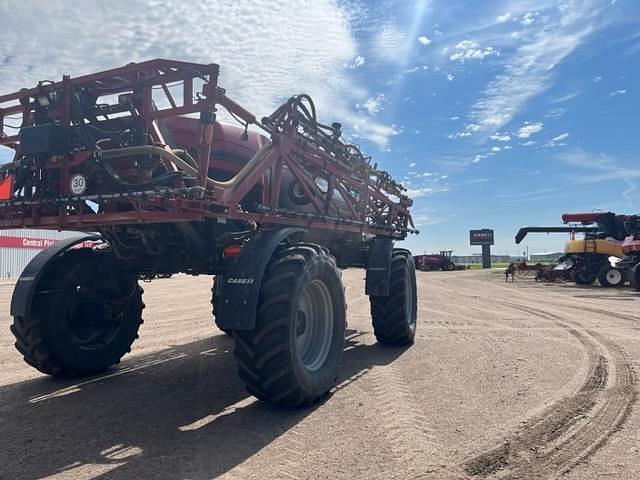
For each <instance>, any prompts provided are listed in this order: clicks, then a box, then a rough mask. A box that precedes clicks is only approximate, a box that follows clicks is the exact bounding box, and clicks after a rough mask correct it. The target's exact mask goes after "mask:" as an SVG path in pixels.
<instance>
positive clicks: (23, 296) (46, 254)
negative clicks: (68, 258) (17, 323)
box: [11, 233, 102, 317]
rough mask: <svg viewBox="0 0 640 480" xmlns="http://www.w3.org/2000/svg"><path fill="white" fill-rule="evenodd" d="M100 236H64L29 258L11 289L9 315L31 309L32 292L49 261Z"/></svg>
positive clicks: (24, 312) (19, 314) (98, 238)
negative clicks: (32, 257) (31, 258)
mask: <svg viewBox="0 0 640 480" xmlns="http://www.w3.org/2000/svg"><path fill="white" fill-rule="evenodd" d="M101 238H102V237H101V236H100V235H98V234H95V233H92V234H87V235H80V236H77V237H72V238H65V239H64V240H61V241H59V242H56V243H54V244H53V245H51V246H49V247H47V248H45V249H44V250H42V251H41V252H40V253H38V255H36V256H35V257H34V259H33V260H31V261H30V262H29V263H28V264H27V266H26V267H25V269H24V271H23V272H22V275H20V278H19V279H18V282H17V283H16V286H15V288H14V289H13V296H12V297H11V315H13V316H14V317H26V316H27V315H28V314H29V313H30V310H31V303H32V301H33V294H34V293H35V291H36V286H37V285H38V281H39V280H40V277H42V273H43V272H44V271H45V269H46V267H47V265H49V263H51V261H53V260H54V259H55V258H56V257H57V256H58V255H59V254H61V253H62V252H64V251H66V250H68V249H70V248H71V247H73V246H74V245H78V244H80V243H82V242H87V241H97V240H100V239H101Z"/></svg>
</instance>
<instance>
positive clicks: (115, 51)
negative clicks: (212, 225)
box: [0, 0, 402, 145]
mask: <svg viewBox="0 0 640 480" xmlns="http://www.w3.org/2000/svg"><path fill="white" fill-rule="evenodd" d="M156 3H158V2H155V1H134V2H131V1H129V0H113V1H110V2H104V1H100V0H86V1H84V2H83V3H82V8H74V7H73V6H72V5H70V4H69V3H67V2H45V3H43V4H42V5H40V6H39V7H38V15H39V16H40V17H39V18H40V19H41V20H43V19H48V20H51V21H44V20H43V21H38V22H34V21H33V18H34V17H33V15H34V10H33V5H31V4H29V3H28V2H24V1H21V0H4V1H3V2H1V5H0V17H2V18H5V17H6V18H8V17H9V13H8V12H10V17H11V22H12V24H13V25H21V27H20V28H6V25H5V28H2V29H0V87H1V89H2V91H3V92H4V91H11V90H13V89H18V88H22V87H29V86H32V85H35V84H36V83H37V82H38V81H39V80H43V79H51V80H56V79H59V78H61V77H62V75H63V74H71V75H79V74H84V73H89V72H92V71H97V70H101V69H105V68H110V67H115V66H118V65H123V64H127V63H129V62H137V61H143V60H148V59H151V58H156V57H162V58H176V59H180V60H185V61H193V62H202V63H211V62H215V63H219V64H220V66H221V76H220V84H221V85H222V86H224V87H226V88H227V91H228V94H229V95H230V96H232V97H233V98H234V99H236V100H237V101H239V102H240V103H242V104H243V105H244V106H246V107H247V108H249V109H250V110H251V111H253V112H255V113H256V114H257V115H258V116H259V117H260V116H262V115H266V114H269V113H271V112H272V111H273V109H274V108H275V107H277V106H278V104H280V103H281V102H282V101H284V100H286V98H288V97H289V96H290V95H292V94H295V93H300V92H306V93H309V94H311V96H312V97H314V99H315V100H316V104H317V107H318V113H319V115H320V117H321V119H322V120H323V121H325V122H331V121H332V120H339V121H341V122H343V124H344V125H345V131H349V130H351V129H357V133H358V135H359V136H360V137H361V138H366V139H368V140H371V141H374V142H376V143H377V144H379V145H381V144H382V145H386V144H388V142H389V141H390V139H391V137H392V135H393V132H394V131H395V129H394V128H392V127H390V126H388V125H383V124H381V123H379V122H374V121H373V120H371V119H362V118H360V115H358V112H357V111H356V110H355V109H354V105H355V104H356V103H362V102H364V101H366V99H367V98H369V97H370V96H371V93H370V92H368V91H367V89H366V87H365V86H363V84H362V83H361V81H360V80H357V79H356V78H354V77H353V76H352V75H353V68H358V67H361V66H362V65H363V64H364V62H365V58H364V56H361V55H359V45H358V40H357V38H356V35H355V31H354V27H353V23H352V16H351V12H350V10H349V9H350V8H351V4H350V3H346V2H345V3H342V2H335V1H334V0H318V1H313V2H308V4H307V5H306V6H305V8H304V21H303V22H302V23H301V19H300V5H299V2H296V1H294V0H283V1H281V2H275V3H274V2H271V1H269V0H255V1H253V2H231V3H229V5H227V6H226V7H225V9H224V15H220V8H219V5H218V4H217V3H216V2H208V1H200V2H197V5H196V4H194V3H192V2H184V1H182V0H165V1H163V2H162V8H159V7H155V6H154V5H155V4H156ZM194 9H195V10H196V11H197V15H195V14H194ZM87 12H91V14H90V15H87ZM114 12H127V14H126V15H124V16H123V15H114ZM176 18H179V19H180V21H176V20H175V19H176ZM52 19H55V21H53V20H52ZM5 23H6V22H5ZM78 25H82V28H80V29H79V28H78ZM282 25H287V26H288V27H287V28H282ZM96 32H103V33H102V34H96ZM105 32H106V33H105ZM221 32H223V34H222V33H221ZM319 32H321V39H322V48H318V41H319V38H320V37H319ZM394 35H396V36H397V35H400V36H401V35H402V32H397V31H396V32H394V31H391V32H390V36H391V37H393V36H394ZM265 38H267V39H268V41H266V42H265ZM390 43H391V44H393V42H392V41H391V42H390ZM60 52H64V55H60ZM5 58H9V59H10V60H9V62H8V63H7V64H4V65H3V64H1V62H2V60H3V59H5ZM367 60H368V59H367ZM286 65H288V66H290V67H291V68H285V67H284V66H286ZM350 66H352V67H353V68H349V67H350ZM349 120H353V121H354V123H350V121H349Z"/></svg>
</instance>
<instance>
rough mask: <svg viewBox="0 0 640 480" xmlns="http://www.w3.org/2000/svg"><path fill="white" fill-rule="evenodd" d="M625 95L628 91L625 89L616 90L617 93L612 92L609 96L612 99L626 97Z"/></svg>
mask: <svg viewBox="0 0 640 480" xmlns="http://www.w3.org/2000/svg"><path fill="white" fill-rule="evenodd" d="M625 93H627V91H626V90H624V89H623V90H615V91H613V92H611V93H610V94H609V96H610V97H618V96H620V95H624V94H625Z"/></svg>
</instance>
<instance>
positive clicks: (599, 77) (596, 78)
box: [593, 75, 602, 83]
mask: <svg viewBox="0 0 640 480" xmlns="http://www.w3.org/2000/svg"><path fill="white" fill-rule="evenodd" d="M601 80H602V77H601V76H600V75H598V76H597V77H593V81H594V82H595V83H598V82H599V81H601Z"/></svg>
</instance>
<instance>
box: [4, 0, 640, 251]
mask: <svg viewBox="0 0 640 480" xmlns="http://www.w3.org/2000/svg"><path fill="white" fill-rule="evenodd" d="M104 3H109V5H108V6H106V5H104ZM156 3H158V2H155V1H153V2H152V1H151V0H149V1H143V0H134V1H129V0H128V1H124V0H114V1H113V2H98V1H95V0H92V1H88V2H84V3H83V4H84V5H86V8H87V9H91V11H92V15H91V16H90V17H89V18H87V17H86V15H84V13H83V12H80V11H78V9H76V8H70V7H69V6H68V5H69V4H68V2H63V1H59V0H52V1H49V2H46V4H43V3H38V5H39V7H38V8H39V14H38V19H39V21H38V22H33V21H32V20H33V18H32V17H33V7H34V4H35V2H33V1H20V2H18V1H14V0H8V1H6V2H3V5H0V27H1V28H0V91H10V90H13V89H15V88H20V87H23V86H29V85H31V84H33V83H35V82H37V81H38V80H41V79H50V78H59V77H60V76H61V75H62V74H63V73H70V74H72V75H77V74H80V73H86V72H88V71H92V70H97V69H100V68H106V67H111V66H115V65H118V64H123V63H127V62H129V61H140V60H145V59H149V58H154V57H165V58H176V59H184V60H193V61H201V62H207V63H208V62H216V63H219V64H220V65H221V68H222V76H221V83H222V84H223V85H224V86H225V87H226V88H227V91H228V93H229V94H230V95H231V96H233V97H236V98H238V99H239V100H241V101H242V103H243V104H245V105H246V106H247V107H249V108H250V109H251V110H253V111H254V112H255V113H257V114H258V115H259V116H262V115H264V114H267V113H269V112H270V111H272V110H273V108H275V106H276V105H277V104H278V103H279V102H280V101H282V100H283V99H285V98H286V97H288V96H289V95H291V94H293V93H298V92H302V91H305V92H308V93H310V94H311V95H312V96H314V97H315V98H316V100H317V103H318V107H319V111H320V115H321V116H322V117H323V119H324V120H327V121H332V120H338V121H341V122H342V123H343V124H344V126H345V131H346V132H347V135H348V137H349V139H350V140H353V141H355V142H357V143H359V144H360V145H361V146H362V148H363V150H365V152H366V153H368V154H371V155H372V156H373V157H374V159H375V160H376V161H377V162H378V164H379V165H380V166H382V167H383V168H384V169H386V170H388V171H389V172H390V173H391V174H392V175H394V177H396V178H397V179H398V180H401V181H403V182H404V183H405V184H406V186H407V187H408V188H409V191H410V194H411V195H412V196H413V197H414V198H415V206H414V218H415V220H416V223H418V224H419V228H420V230H421V234H420V235H419V236H412V237H411V238H410V239H409V240H408V242H407V244H408V246H410V247H411V248H412V249H413V250H414V251H416V252H422V251H432V250H440V249H445V248H447V249H454V250H455V251H456V253H469V252H473V251H475V250H476V249H477V248H478V247H469V246H468V230H469V229H470V228H481V227H489V228H494V229H495V231H496V246H495V247H494V251H495V252H497V253H505V252H510V253H512V254H517V252H519V251H521V249H522V248H521V247H517V246H516V245H515V244H514V242H513V236H514V235H515V232H516V231H517V229H518V228H519V227H520V226H522V225H556V224H559V223H560V216H561V214H562V213H563V212H565V211H592V210H594V209H601V210H612V211H616V212H620V213H634V212H637V208H638V206H640V190H639V189H638V183H639V182H640V166H639V165H638V162H637V160H638V155H639V154H640V148H639V147H640V140H639V138H640V130H639V128H638V126H639V125H640V123H639V122H638V107H639V106H640V102H639V100H640V92H639V85H640V82H639V80H640V78H639V77H640V2H637V1H634V0H617V1H615V0H585V1H569V0H559V1H558V0H553V1H551V0H548V1H547V0H541V1H493V2H490V1H486V2H477V1H471V0H469V1H456V2H449V1H441V0H419V1H416V2H409V1H395V0H394V1H390V0H381V1H378V2H364V1H361V2H356V1H339V2H335V1H330V0H316V1H306V2H293V1H291V2H287V1H282V2H277V3H274V2H271V1H268V0H254V1H242V2H214V1H207V0H199V1H194V2H181V1H178V0H165V1H164V2H160V3H162V4H163V5H162V7H156V8H151V6H150V5H151V4H156ZM186 3H188V5H186ZM119 9H122V10H126V11H127V15H125V16H122V15H118V14H117V12H118V11H119ZM43 10H46V11H43ZM9 15H11V16H9ZM177 17H178V18H182V19H183V20H181V22H175V21H173V20H172V19H175V18H177ZM9 19H10V20H9ZM18 26H19V27H18ZM96 32H100V33H96ZM6 157H7V153H6V152H4V153H3V152H1V151H0V160H2V159H3V158H5V159H6ZM564 240H565V237H564V236H562V235H556V236H545V235H538V236H531V237H529V238H528V239H527V241H526V242H525V243H526V244H527V245H528V246H529V250H530V251H532V252H537V251H545V250H547V251H557V250H560V249H562V245H563V242H564Z"/></svg>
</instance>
